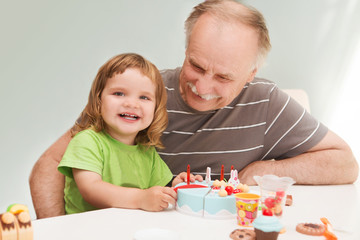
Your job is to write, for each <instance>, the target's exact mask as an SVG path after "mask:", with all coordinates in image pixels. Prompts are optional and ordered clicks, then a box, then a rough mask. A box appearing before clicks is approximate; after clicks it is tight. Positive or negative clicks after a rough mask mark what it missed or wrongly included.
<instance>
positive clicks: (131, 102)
mask: <svg viewBox="0 0 360 240" xmlns="http://www.w3.org/2000/svg"><path fill="white" fill-rule="evenodd" d="M124 106H125V107H127V108H139V101H138V100H136V99H133V98H131V99H130V98H128V99H126V100H125V101H124Z"/></svg>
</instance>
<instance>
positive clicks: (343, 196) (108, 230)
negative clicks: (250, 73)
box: [33, 182, 360, 240]
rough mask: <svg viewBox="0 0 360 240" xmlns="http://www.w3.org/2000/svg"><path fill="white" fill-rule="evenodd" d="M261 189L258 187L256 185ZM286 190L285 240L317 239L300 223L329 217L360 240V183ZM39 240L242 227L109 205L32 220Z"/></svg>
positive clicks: (215, 235)
mask: <svg viewBox="0 0 360 240" xmlns="http://www.w3.org/2000/svg"><path fill="white" fill-rule="evenodd" d="M251 189H252V190H254V191H257V190H258V189H257V187H252V188H251ZM287 194H291V195H292V197H293V205H292V206H289V207H285V209H284V215H283V217H282V219H281V221H282V223H283V224H284V225H285V227H286V232H285V233H284V234H280V235H279V238H278V239H279V240H282V239H291V240H296V239H299V240H300V239H301V240H306V239H312V240H318V239H319V240H320V239H325V238H324V237H313V236H307V235H303V234H300V233H297V232H296V231H295V227H296V225H297V224H298V223H302V222H308V223H321V221H320V218H321V217H326V218H328V220H329V221H330V222H331V223H332V225H333V227H334V229H335V234H336V235H337V237H338V239H339V240H340V239H341V240H342V239H354V240H355V239H356V240H359V239H360V184H359V182H357V183H356V184H351V185H336V186H297V185H296V186H292V187H291V188H290V189H289V191H288V192H287ZM33 227H34V239H35V240H48V239H52V240H56V239H61V240H63V239H67V240H72V239H88V240H89V239H107V240H110V239H134V236H135V234H138V233H139V232H141V231H143V230H147V229H152V230H154V231H161V230H169V231H171V232H173V233H175V235H177V236H178V237H179V239H206V240H209V239H217V240H218V239H229V235H230V233H231V232H232V231H233V230H234V229H237V228H240V227H239V226H238V225H237V223H236V219H235V218H234V219H230V220H213V219H204V218H200V217H194V216H189V215H185V214H182V213H179V212H177V211H176V210H166V211H162V212H146V211H142V210H128V209H115V208H110V209H104V210H98V211H92V212H86V213H81V214H73V215H68V216H60V217H54V218H47V219H41V220H34V221H33ZM156 229H157V230H156Z"/></svg>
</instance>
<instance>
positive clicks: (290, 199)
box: [285, 195, 293, 206]
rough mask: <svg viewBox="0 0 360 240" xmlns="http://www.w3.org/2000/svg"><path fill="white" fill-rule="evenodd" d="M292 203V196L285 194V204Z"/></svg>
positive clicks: (289, 204)
mask: <svg viewBox="0 0 360 240" xmlns="http://www.w3.org/2000/svg"><path fill="white" fill-rule="evenodd" d="M292 203H293V200H292V196H291V195H286V200H285V206H291V205H292Z"/></svg>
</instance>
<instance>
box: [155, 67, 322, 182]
mask: <svg viewBox="0 0 360 240" xmlns="http://www.w3.org/2000/svg"><path fill="white" fill-rule="evenodd" d="M180 71H181V68H177V69H174V70H165V71H162V76H163V78H164V82H165V86H166V89H167V93H168V103H167V109H168V110H167V111H168V115H169V125H168V127H167V129H166V130H165V132H164V134H163V136H162V140H163V143H164V145H165V149H160V150H158V152H159V154H160V156H161V157H162V159H163V160H164V161H165V162H166V163H167V165H168V166H169V168H170V170H171V171H172V172H173V174H174V175H177V174H178V173H180V172H183V171H186V166H187V164H190V166H191V172H192V173H195V174H205V173H206V167H211V172H212V176H214V175H217V174H220V170H221V165H224V172H225V176H226V174H229V172H230V168H231V166H232V165H233V166H234V168H235V169H237V170H241V169H243V168H244V167H245V166H247V165H248V164H250V163H251V162H254V161H258V160H267V159H277V160H280V159H284V158H288V157H292V156H296V155H298V154H301V153H303V152H305V151H307V150H308V149H310V148H311V147H313V146H315V145H316V144H317V143H318V142H319V141H320V140H321V139H322V138H323V137H324V136H325V134H326V133H327V131H328V129H327V128H326V127H325V126H324V125H323V124H321V123H320V122H318V121H317V120H316V119H315V118H314V117H312V116H311V115H310V114H309V113H308V112H307V111H306V110H305V109H304V108H303V107H302V106H300V105H299V104H298V103H297V102H296V101H295V100H293V99H292V98H290V97H289V96H288V95H287V94H286V93H284V92H282V91H281V90H280V89H279V88H278V87H277V86H276V84H275V83H273V82H271V81H268V80H265V79H259V78H255V79H254V80H253V81H252V82H250V83H248V84H247V85H245V86H244V89H243V90H242V91H241V93H240V94H239V95H238V96H237V97H236V98H235V99H234V100H233V102H231V103H230V104H229V105H227V106H225V107H224V108H221V109H218V110H214V111H207V112H199V111H196V110H194V109H192V108H190V107H189V106H188V105H186V103H185V102H184V101H183V99H182V97H181V95H180V91H179V74H180ZM213 178H215V177H213Z"/></svg>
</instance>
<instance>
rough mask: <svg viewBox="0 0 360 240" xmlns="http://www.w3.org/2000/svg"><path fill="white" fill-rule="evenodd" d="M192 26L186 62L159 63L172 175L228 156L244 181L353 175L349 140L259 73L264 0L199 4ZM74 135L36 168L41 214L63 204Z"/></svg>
mask: <svg viewBox="0 0 360 240" xmlns="http://www.w3.org/2000/svg"><path fill="white" fill-rule="evenodd" d="M185 28H186V38H187V46H186V56H185V60H184V63H183V66H182V67H181V68H177V69H174V70H165V71H163V72H162V76H163V78H164V82H165V85H166V87H167V92H168V104H167V109H168V114H169V126H168V128H167V129H166V131H165V132H164V134H163V142H164V145H165V149H162V150H159V154H160V156H161V157H162V158H163V159H164V161H165V162H166V163H167V164H168V166H169V167H170V169H171V171H172V172H173V174H174V175H176V174H178V173H179V172H182V171H185V169H186V166H187V164H190V166H191V170H192V171H193V172H194V173H196V174H204V173H205V172H206V167H211V169H212V174H213V175H212V177H213V178H216V177H217V175H220V169H221V166H222V165H224V166H225V172H229V171H230V168H231V166H233V167H234V168H235V169H238V170H239V179H240V181H241V182H244V183H247V184H254V180H253V176H254V175H263V174H275V175H278V176H289V177H292V178H293V179H294V180H295V181H296V182H297V183H298V184H344V183H352V182H354V181H355V180H356V178H357V175H358V165H357V162H356V160H355V158H354V156H353V154H352V152H351V149H350V148H349V146H348V145H347V144H346V143H345V142H344V141H343V140H342V139H341V138H340V137H338V136H337V135H336V134H334V133H333V132H332V131H330V130H328V129H327V128H326V127H325V126H324V125H323V124H321V123H319V122H318V121H317V120H316V119H314V118H313V117H312V116H311V115H310V114H309V113H308V112H306V111H305V110H304V109H303V108H302V107H301V106H300V105H299V104H297V103H296V102H295V101H294V100H293V99H291V98H290V97H289V96H287V95H286V94H285V93H283V92H282V91H281V90H279V89H278V88H277V86H276V85H275V84H274V83H273V82H270V81H268V80H265V79H258V78H256V77H255V75H256V72H257V70H258V68H259V67H260V66H261V64H262V62H263V61H264V59H265V57H266V55H267V53H268V51H269V50H270V40H269V36H268V31H267V28H266V25H265V22H264V19H263V17H262V15H261V14H260V13H259V12H258V11H257V10H255V9H253V8H250V7H247V6H244V5H242V4H240V3H237V2H235V1H231V0H222V1H221V0H209V1H205V2H203V3H201V4H199V5H198V6H196V7H195V8H194V11H193V12H192V13H191V15H190V16H189V18H188V19H187V20H186V23H185ZM79 121H81V119H80V120H79ZM70 136H71V135H70V131H68V132H67V133H65V134H64V135H63V136H62V137H61V138H60V139H59V140H57V142H55V143H54V144H53V145H52V146H51V147H50V148H49V149H48V150H47V151H46V152H45V153H44V154H43V155H42V156H41V157H40V159H39V160H38V162H37V163H36V165H35V166H34V168H33V171H32V174H31V176H30V187H31V194H32V197H33V203H34V207H35V211H36V213H37V217H38V218H43V217H49V216H56V215H61V214H64V203H63V188H64V178H63V176H62V175H61V174H60V173H58V172H57V165H58V163H59V162H60V160H61V158H62V155H63V153H64V151H65V149H66V146H67V144H68V143H69V141H70V138H71V137H70ZM272 159H273V160H272ZM265 160H272V161H265Z"/></svg>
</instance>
